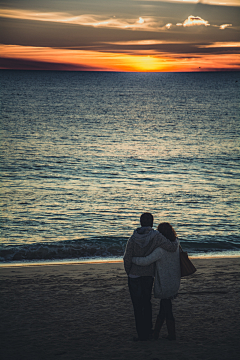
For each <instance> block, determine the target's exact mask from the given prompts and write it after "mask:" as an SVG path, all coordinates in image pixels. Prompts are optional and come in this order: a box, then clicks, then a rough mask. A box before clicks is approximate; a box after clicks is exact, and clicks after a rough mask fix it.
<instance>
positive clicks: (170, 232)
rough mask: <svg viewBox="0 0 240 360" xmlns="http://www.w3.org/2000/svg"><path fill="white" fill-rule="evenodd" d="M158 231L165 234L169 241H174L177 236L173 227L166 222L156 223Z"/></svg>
mask: <svg viewBox="0 0 240 360" xmlns="http://www.w3.org/2000/svg"><path fill="white" fill-rule="evenodd" d="M157 229H158V231H159V232H160V233H161V234H163V236H165V237H166V238H167V239H168V240H170V241H175V240H176V238H177V233H176V231H175V230H174V228H173V227H172V225H170V224H169V223H167V222H163V223H161V224H159V225H158V228H157Z"/></svg>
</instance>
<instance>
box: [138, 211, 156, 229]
mask: <svg viewBox="0 0 240 360" xmlns="http://www.w3.org/2000/svg"><path fill="white" fill-rule="evenodd" d="M140 224H141V226H151V227H153V216H152V214H150V213H144V214H142V215H141V217H140Z"/></svg>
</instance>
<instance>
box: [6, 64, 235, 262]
mask: <svg viewBox="0 0 240 360" xmlns="http://www.w3.org/2000/svg"><path fill="white" fill-rule="evenodd" d="M0 81H1V90H0V97H1V188H2V191H1V218H2V220H1V245H0V261H1V263H2V264H5V263H13V262H17V263H18V262H29V261H31V262H36V261H43V262H47V261H59V260H61V261H66V260H71V261H76V260H84V259H85V260H86V259H119V258H121V257H122V256H123V252H124V248H125V245H126V241H127V239H128V238H129V236H130V235H131V234H132V231H133V229H135V228H136V227H138V226H139V217H140V215H141V213H142V212H145V211H149V212H152V214H153V215H154V219H155V222H154V225H155V226H157V225H158V223H159V222H162V221H168V222H170V223H171V224H172V225H173V226H174V228H175V229H176V231H177V233H178V236H179V238H180V240H181V244H182V246H183V248H184V249H186V250H187V251H188V253H189V254H190V255H195V256H199V255H200V256H201V255H213V254H218V255H240V236H239V229H240V226H239V225H240V224H239V219H240V216H239V127H240V122H239V104H240V91H239V85H240V73H239V72H218V73H216V72H215V73H210V72H209V73H109V72H52V71H46V72H45V71H10V70H2V71H0Z"/></svg>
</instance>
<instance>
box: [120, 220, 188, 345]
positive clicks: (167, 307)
mask: <svg viewBox="0 0 240 360" xmlns="http://www.w3.org/2000/svg"><path fill="white" fill-rule="evenodd" d="M140 224H141V227H139V228H137V229H136V230H134V232H133V235H132V236H131V237H130V239H129V240H128V242H127V245H126V249H125V254H124V258H123V260H124V268H125V271H126V273H127V275H128V287H129V292H130V296H131V300H132V304H133V309H134V316H135V324H136V330H137V335H138V336H137V337H134V338H133V340H134V341H147V340H150V339H152V338H154V339H155V340H157V339H158V337H159V333H160V330H161V327H162V325H163V323H164V322H165V320H166V325H167V329H168V335H167V336H166V338H167V339H168V340H176V332H175V320H174V317H173V313H172V299H174V298H175V297H176V296H177V293H178V290H179V286H180V279H181V271H180V260H179V240H178V238H177V234H176V232H175V230H174V229H173V227H172V226H171V225H170V224H169V223H161V224H159V225H158V228H157V230H154V229H153V228H152V227H153V216H152V214H150V213H144V214H142V215H141V217H140ZM154 278H155V280H154ZM153 282H154V296H155V297H156V298H159V299H160V310H159V314H158V316H157V319H156V323H155V327H154V329H153V325H152V304H151V294H152V287H153Z"/></svg>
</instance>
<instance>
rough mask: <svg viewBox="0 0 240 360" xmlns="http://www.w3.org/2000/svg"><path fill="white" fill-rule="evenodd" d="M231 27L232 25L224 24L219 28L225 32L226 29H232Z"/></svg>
mask: <svg viewBox="0 0 240 360" xmlns="http://www.w3.org/2000/svg"><path fill="white" fill-rule="evenodd" d="M230 26H232V24H223V25H220V26H219V28H220V29H221V30H224V29H226V28H227V27H230Z"/></svg>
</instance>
